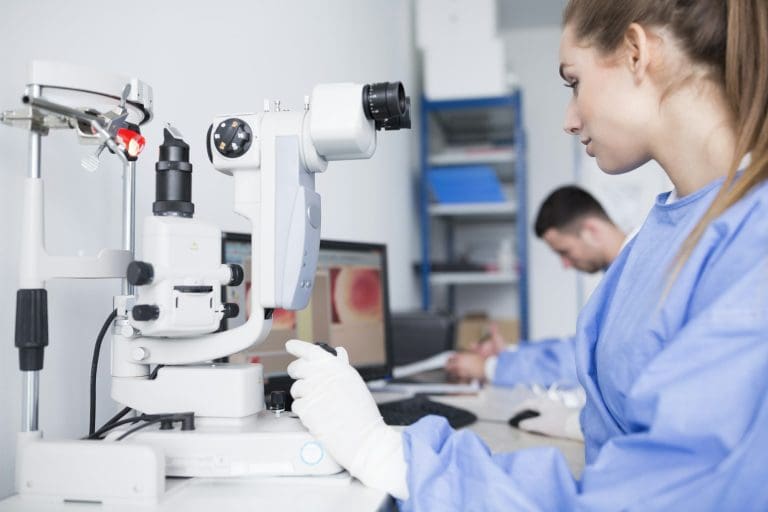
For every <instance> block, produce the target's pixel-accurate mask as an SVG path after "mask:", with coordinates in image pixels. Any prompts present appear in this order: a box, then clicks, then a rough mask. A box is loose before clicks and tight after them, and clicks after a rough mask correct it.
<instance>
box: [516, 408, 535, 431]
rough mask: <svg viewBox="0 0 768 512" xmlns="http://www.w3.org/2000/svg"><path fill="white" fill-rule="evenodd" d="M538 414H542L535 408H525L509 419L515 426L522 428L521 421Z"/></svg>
mask: <svg viewBox="0 0 768 512" xmlns="http://www.w3.org/2000/svg"><path fill="white" fill-rule="evenodd" d="M537 416H541V413H540V412H539V411H534V410H533V409H523V410H522V411H519V412H518V413H517V414H515V415H514V416H512V417H511V418H510V419H509V424H510V425H512V426H513V427H515V428H520V422H521V421H525V420H527V419H529V418H535V417H537Z"/></svg>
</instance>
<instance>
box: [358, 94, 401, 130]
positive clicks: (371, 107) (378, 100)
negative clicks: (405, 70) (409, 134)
mask: <svg viewBox="0 0 768 512" xmlns="http://www.w3.org/2000/svg"><path fill="white" fill-rule="evenodd" d="M410 104H411V102H410V98H409V97H408V96H406V95H405V88H404V87H403V83H402V82H379V83H375V84H368V85H365V86H363V112H364V113H365V117H366V118H368V119H372V120H373V121H375V124H376V129H377V130H382V129H383V130H399V129H401V128H410V127H411V116H410V112H409V111H410Z"/></svg>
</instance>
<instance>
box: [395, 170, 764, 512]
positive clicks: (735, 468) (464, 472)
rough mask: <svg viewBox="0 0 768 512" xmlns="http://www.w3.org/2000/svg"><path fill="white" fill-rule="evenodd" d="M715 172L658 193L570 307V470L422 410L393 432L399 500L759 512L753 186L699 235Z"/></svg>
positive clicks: (757, 202) (433, 504)
mask: <svg viewBox="0 0 768 512" xmlns="http://www.w3.org/2000/svg"><path fill="white" fill-rule="evenodd" d="M720 185H721V181H718V182H715V183H712V184H710V185H709V186H707V187H705V188H703V189H701V190H699V191H698V192H696V193H693V194H691V195H689V196H686V197H684V198H682V199H680V200H678V201H677V202H674V203H671V204H665V201H666V199H667V196H666V195H665V194H662V195H661V196H659V198H658V200H657V203H656V205H655V206H654V208H653V209H652V210H651V212H650V214H649V216H648V218H647V219H646V221H645V223H644V225H643V227H642V229H641V230H640V232H639V233H638V235H637V236H636V237H635V239H634V240H633V241H632V242H630V244H629V245H628V246H627V247H626V248H625V249H624V250H623V251H622V253H621V254H620V255H619V257H618V258H617V260H616V261H615V262H614V263H613V265H611V267H610V268H609V269H608V271H607V273H606V275H605V278H604V279H603V282H602V283H601V284H600V286H599V287H598V289H597V290H596V291H595V293H594V294H593V296H592V298H591V299H590V301H589V302H588V304H587V306H586V307H585V308H584V310H583V311H582V314H581V315H580V317H579V322H578V326H577V334H576V339H575V343H576V348H575V351H576V365H577V371H578V376H579V380H580V382H581V384H582V385H583V387H584V389H585V390H586V393H587V404H586V406H585V408H584V410H583V412H582V416H581V423H582V429H583V431H584V436H585V448H586V463H587V464H586V467H585V469H584V472H583V473H582V475H581V480H580V481H576V480H574V479H573V477H572V476H571V474H570V472H569V471H568V469H567V467H566V465H565V462H564V459H563V458H562V455H561V454H560V453H559V452H558V451H557V450H554V449H551V448H546V449H532V450H521V451H517V452H512V453H507V454H499V455H492V454H491V453H490V452H489V450H488V449H487V448H486V447H485V445H484V444H483V443H482V442H481V441H480V440H479V439H478V438H477V437H476V436H475V435H474V434H473V433H471V432H468V431H458V432H455V431H453V430H452V429H451V428H450V427H449V426H448V425H447V424H446V422H445V420H444V419H442V418H437V417H427V418H424V419H422V420H421V421H419V422H417V423H415V424H414V425H412V426H410V427H409V428H408V429H406V431H405V433H404V442H403V445H404V452H405V458H406V460H407V462H408V476H407V478H408V487H409V491H410V498H409V500H408V501H404V502H401V503H400V506H401V510H406V511H408V510H440V511H448V510H462V511H463V510H643V511H646V510H729V511H730V510H768V468H767V464H768V463H767V462H766V461H768V186H766V184H765V183H764V184H762V185H761V186H759V187H757V188H756V189H755V190H753V191H752V192H751V193H750V194H749V195H748V196H747V197H745V198H744V199H742V200H741V201H740V202H739V203H737V204H736V205H734V206H732V207H731V208H730V209H729V210H728V211H726V212H725V213H724V214H722V215H721V216H720V217H719V218H717V219H716V220H715V221H714V222H713V223H712V224H711V225H710V226H709V227H708V229H707V230H706V232H705V234H704V236H703V238H702V239H701V241H700V242H699V244H698V245H697V246H696V248H695V250H694V251H693V253H692V255H691V256H690V258H689V259H688V260H687V262H686V264H685V266H684V267H683V268H682V270H681V271H680V273H679V275H678V277H677V279H676V280H675V281H674V283H673V284H672V285H671V287H669V288H668V289H667V284H668V281H669V276H670V268H671V265H672V262H673V260H674V258H675V256H676V254H677V253H678V249H679V248H680V246H681V244H682V242H683V240H684V239H685V238H686V236H687V235H688V233H689V232H690V231H691V230H692V228H693V226H694V225H695V224H696V221H697V220H698V219H699V218H700V217H701V215H702V214H703V212H704V211H705V210H706V208H707V206H708V205H709V204H710V203H711V201H712V199H713V198H714V195H715V193H716V191H717V189H718V188H719V187H720Z"/></svg>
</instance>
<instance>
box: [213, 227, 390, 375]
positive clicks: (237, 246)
mask: <svg viewBox="0 0 768 512" xmlns="http://www.w3.org/2000/svg"><path fill="white" fill-rule="evenodd" d="M222 252H223V255H222V259H223V261H224V263H237V264H239V265H241V266H242V267H243V270H244V272H245V279H244V280H243V283H242V284H241V285H240V286H236V287H225V288H224V292H223V293H224V296H223V300H224V301H225V302H235V303H237V304H238V305H239V306H240V313H239V315H238V316H237V317H235V318H230V319H228V320H226V321H225V326H224V327H225V328H227V329H231V328H234V327H237V326H238V325H242V324H243V323H244V322H245V321H246V319H247V317H248V314H249V309H250V308H249V304H250V285H251V279H250V273H251V272H250V259H251V258H250V254H251V243H250V236H249V235H242V234H236V233H225V234H224V240H223V244H222ZM389 321H390V319H389V296H388V290H387V255H386V246H384V245H381V244H366V243H357V242H338V241H329V240H323V241H321V242H320V253H319V255H318V263H317V271H316V272H315V280H314V286H313V289H312V295H311V298H310V301H309V304H308V305H307V307H306V308H304V309H303V310H301V311H286V310H283V309H276V310H275V311H274V313H273V316H272V330H271V331H270V333H269V335H268V336H267V338H266V339H265V340H264V341H262V342H261V343H259V344H257V345H255V346H252V347H249V348H248V349H246V350H244V351H242V352H239V353H237V354H233V355H231V356H230V357H229V360H230V362H235V363H247V362H250V363H261V364H262V365H263V367H264V376H265V378H267V379H269V378H270V377H278V376H285V374H286V367H287V366H288V364H289V363H290V362H291V361H293V360H294V357H293V356H292V355H290V354H288V353H287V352H286V351H285V342H286V341H288V340H289V339H292V338H296V339H300V340H304V341H310V342H325V343H328V344H329V345H331V346H332V347H338V346H343V347H344V348H345V349H346V350H347V352H348V353H349V360H350V363H351V364H352V366H354V367H355V368H356V369H357V370H358V371H359V372H360V374H361V375H362V376H363V378H364V379H366V380H372V379H381V378H387V377H389V376H390V374H391V366H390V361H391V357H390V351H391V346H390V339H389V334H390V332H389V329H390V326H389Z"/></svg>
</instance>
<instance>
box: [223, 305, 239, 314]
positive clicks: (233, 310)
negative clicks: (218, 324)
mask: <svg viewBox="0 0 768 512" xmlns="http://www.w3.org/2000/svg"><path fill="white" fill-rule="evenodd" d="M239 314H240V306H238V305H237V304H235V303H234V302H225V303H224V318H235V317H236V316H237V315H239Z"/></svg>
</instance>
